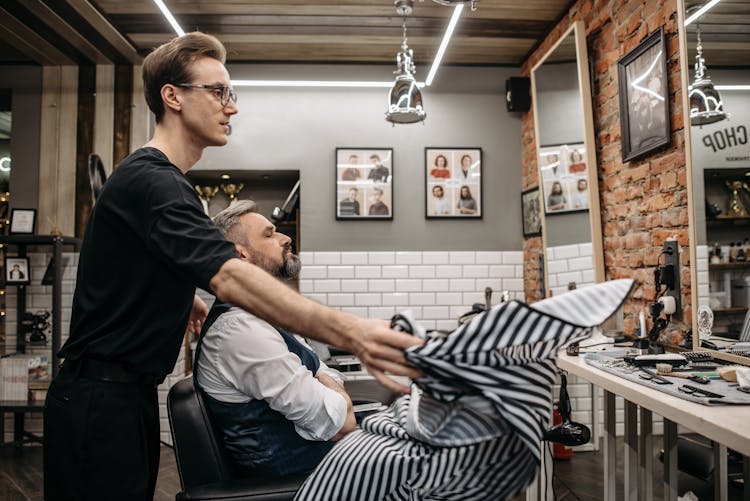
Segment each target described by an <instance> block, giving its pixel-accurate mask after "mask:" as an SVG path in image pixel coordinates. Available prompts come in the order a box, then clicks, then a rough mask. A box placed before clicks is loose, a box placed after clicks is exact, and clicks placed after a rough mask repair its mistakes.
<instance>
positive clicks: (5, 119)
mask: <svg viewBox="0 0 750 501" xmlns="http://www.w3.org/2000/svg"><path fill="white" fill-rule="evenodd" d="M11 125H12V121H11V90H10V89H0V235H4V234H5V222H6V220H7V219H8V204H9V197H10V194H9V193H8V192H9V191H10V165H11V153H10V130H11Z"/></svg>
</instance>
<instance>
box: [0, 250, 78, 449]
mask: <svg viewBox="0 0 750 501" xmlns="http://www.w3.org/2000/svg"><path fill="white" fill-rule="evenodd" d="M0 244H3V249H4V251H5V252H7V249H8V248H9V247H15V248H16V249H17V256H18V257H26V255H27V251H28V248H29V247H51V248H52V260H53V266H54V275H53V277H52V322H51V323H52V336H51V337H52V339H51V351H52V353H51V356H50V366H51V367H50V369H51V373H52V377H53V378H54V377H55V376H56V375H57V372H58V370H59V364H60V360H59V359H58V357H57V352H58V351H60V341H61V337H62V318H61V317H62V291H61V285H62V276H63V260H62V253H63V248H64V247H66V246H68V247H70V246H72V247H73V248H74V250H79V249H80V246H81V240H80V239H78V238H75V237H67V236H61V235H10V236H0ZM6 287H16V288H17V303H16V312H17V314H16V351H17V352H18V353H26V336H25V335H24V334H23V331H22V328H21V322H22V321H23V316H24V315H23V314H24V312H25V311H26V285H20V284H19V285H13V284H8V285H6ZM43 409H44V402H40V401H29V400H28V399H27V400H25V401H24V400H0V440H2V441H4V437H5V420H4V413H6V412H12V413H13V419H14V421H13V430H14V431H13V443H15V444H21V443H22V442H23V440H24V438H26V439H31V440H39V437H36V436H35V435H31V434H30V433H27V432H25V431H24V413H26V412H31V411H41V410H43Z"/></svg>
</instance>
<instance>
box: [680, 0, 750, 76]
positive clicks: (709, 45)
mask: <svg viewBox="0 0 750 501" xmlns="http://www.w3.org/2000/svg"><path fill="white" fill-rule="evenodd" d="M705 3H706V0H686V1H685V8H686V10H687V11H688V15H689V13H690V12H692V9H694V8H698V7H700V6H702V5H704V4H705ZM686 17H687V16H686ZM698 26H700V30H701V40H702V42H703V56H704V58H705V59H706V64H707V65H708V67H709V70H710V69H711V68H717V67H745V68H747V67H749V66H750V0H722V1H720V2H719V3H717V4H716V5H714V6H713V7H712V8H711V9H710V10H709V11H708V12H707V13H706V14H704V15H703V16H701V18H700V19H699V20H698V22H693V23H692V24H690V25H688V27H687V45H688V53H689V57H690V60H689V61H688V64H689V65H690V66H691V67H692V65H693V63H694V62H695V47H696V45H697V29H698ZM691 74H692V71H691Z"/></svg>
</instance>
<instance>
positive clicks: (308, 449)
mask: <svg viewBox="0 0 750 501" xmlns="http://www.w3.org/2000/svg"><path fill="white" fill-rule="evenodd" d="M231 307H232V306H231V305H229V304H226V303H220V302H218V301H217V302H216V303H214V306H213V307H212V308H211V311H210V312H209V313H208V317H207V318H206V321H205V322H204V324H203V329H202V330H201V336H200V340H199V341H198V346H197V348H196V353H195V363H194V371H197V368H198V357H200V354H201V344H202V342H203V336H205V334H206V332H208V329H209V328H210V327H211V325H213V323H214V322H215V321H216V319H217V318H219V316H220V315H221V314H223V313H226V312H227V311H228V310H229V309H230V308H231ZM277 330H278V332H279V334H281V337H282V338H283V339H284V342H285V343H286V345H287V347H288V348H289V351H290V352H292V353H294V354H296V355H297V356H298V357H299V358H300V360H301V362H302V365H304V366H305V367H307V368H308V369H310V371H312V373H313V374H315V373H316V372H317V370H318V367H320V360H319V359H318V357H317V355H315V353H314V352H312V351H311V350H310V349H308V348H307V347H306V346H304V345H303V344H302V343H300V342H299V341H297V340H296V339H295V338H294V336H293V335H291V334H289V333H288V332H285V331H283V330H281V329H277ZM193 376H194V379H195V374H194V375H193ZM195 380H196V381H197V379H195ZM204 395H205V397H206V401H207V402H208V407H209V410H210V411H211V414H212V416H213V418H214V421H215V422H216V424H217V425H218V427H219V429H221V432H222V436H223V439H224V447H225V448H226V450H227V452H228V454H229V457H230V458H231V459H232V461H233V462H234V464H235V467H236V468H237V473H238V475H240V476H250V475H252V476H258V475H259V474H260V475H274V476H284V475H292V474H295V473H302V472H307V471H311V470H312V469H314V468H315V467H316V466H317V465H318V463H319V462H320V460H321V459H322V458H323V456H325V454H326V453H327V452H328V451H329V450H330V449H331V447H333V442H317V441H310V440H305V439H304V438H302V437H300V436H299V435H298V434H297V432H296V431H295V429H294V423H292V422H291V421H289V420H287V419H286V418H285V417H284V415H283V414H281V413H279V412H277V411H275V410H273V409H271V407H270V406H269V405H268V403H266V401H265V400H251V401H250V402H247V403H227V402H220V401H219V400H216V399H215V398H212V397H211V396H210V395H208V394H206V393H205V392H204Z"/></svg>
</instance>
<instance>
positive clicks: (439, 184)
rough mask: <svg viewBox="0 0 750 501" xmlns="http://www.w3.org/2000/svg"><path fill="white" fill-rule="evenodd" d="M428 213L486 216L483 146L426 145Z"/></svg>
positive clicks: (426, 208) (450, 216)
mask: <svg viewBox="0 0 750 501" xmlns="http://www.w3.org/2000/svg"><path fill="white" fill-rule="evenodd" d="M425 217H426V218H428V219H431V218H456V219H461V218H481V217H482V149H481V148H478V147H463V148H425Z"/></svg>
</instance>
